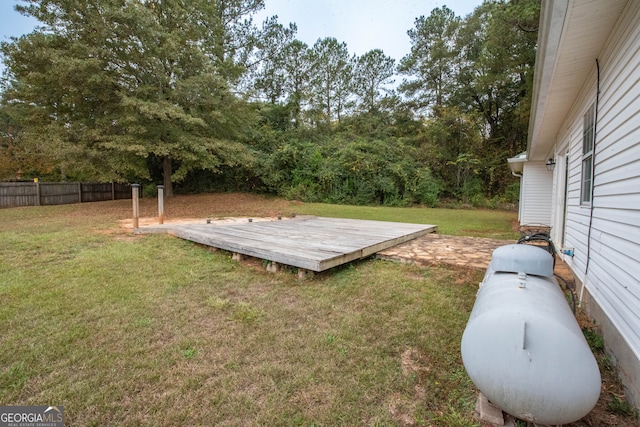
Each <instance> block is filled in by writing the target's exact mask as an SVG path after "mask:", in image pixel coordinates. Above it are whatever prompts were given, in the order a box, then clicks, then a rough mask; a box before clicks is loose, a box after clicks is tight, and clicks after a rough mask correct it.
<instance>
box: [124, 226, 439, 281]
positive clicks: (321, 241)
mask: <svg viewBox="0 0 640 427" xmlns="http://www.w3.org/2000/svg"><path fill="white" fill-rule="evenodd" d="M245 221H246V222H242V223H231V224H222V225H216V224H215V223H212V224H207V223H206V222H205V221H202V223H199V224H163V225H155V226H147V227H140V228H138V229H136V230H135V232H136V233H138V234H146V233H169V234H172V235H174V236H176V237H180V238H182V239H186V240H190V241H193V242H197V243H200V244H203V245H207V246H213V247H215V248H219V249H224V250H227V251H231V252H234V253H238V254H242V255H248V256H252V257H257V258H261V259H265V260H268V261H271V262H275V263H279V264H285V265H289V266H293V267H298V268H301V269H305V270H310V271H315V272H319V271H324V270H327V269H329V268H332V267H336V266H338V265H341V264H344V263H347V262H350V261H355V260H358V259H361V258H366V257H368V256H370V255H372V254H375V253H376V252H378V251H381V250H383V249H387V248H390V247H392V246H395V245H397V244H400V243H403V242H406V241H408V240H412V239H415V238H416V237H418V236H422V235H424V234H426V233H432V232H434V231H435V230H436V228H437V227H436V226H435V225H424V224H406V223H400V222H386V221H367V220H354V219H338V218H321V217H297V218H292V219H286V220H281V221H279V220H273V221H254V222H248V220H245Z"/></svg>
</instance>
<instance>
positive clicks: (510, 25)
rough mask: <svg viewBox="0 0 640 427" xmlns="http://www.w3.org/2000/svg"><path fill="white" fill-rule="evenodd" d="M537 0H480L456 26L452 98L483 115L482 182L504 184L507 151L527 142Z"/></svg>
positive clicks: (510, 152)
mask: <svg viewBox="0 0 640 427" xmlns="http://www.w3.org/2000/svg"><path fill="white" fill-rule="evenodd" d="M538 14H539V2H537V1H536V0H526V1H520V2H510V3H506V2H501V3H485V4H483V5H482V6H479V7H478V8H476V9H475V11H474V13H473V14H472V15H470V16H469V17H468V18H467V20H466V21H465V22H464V25H463V26H462V28H461V29H460V31H459V34H458V40H457V45H458V47H459V51H460V53H461V54H460V58H459V64H460V65H459V69H460V74H459V77H458V82H459V83H458V85H457V87H456V92H455V95H454V97H453V98H454V99H453V100H452V101H453V102H455V103H456V105H458V106H459V108H461V110H462V111H465V112H467V113H473V112H477V113H479V114H480V116H481V117H482V118H483V119H484V124H485V126H484V128H485V129H486V132H485V138H486V141H485V144H484V148H483V152H484V160H485V162H484V168H483V170H484V177H483V178H484V182H485V183H486V184H487V187H488V188H489V189H491V191H492V192H497V191H499V190H500V189H501V188H504V186H505V185H506V179H507V178H508V172H507V170H506V169H505V168H504V167H503V166H504V162H505V161H506V159H507V157H508V156H510V155H513V153H517V152H519V151H521V150H523V149H524V148H525V146H526V139H527V126H528V121H529V106H530V104H531V90H532V84H533V83H532V76H533V67H534V61H535V45H536V40H537V33H536V31H535V24H534V23H535V22H537V19H538Z"/></svg>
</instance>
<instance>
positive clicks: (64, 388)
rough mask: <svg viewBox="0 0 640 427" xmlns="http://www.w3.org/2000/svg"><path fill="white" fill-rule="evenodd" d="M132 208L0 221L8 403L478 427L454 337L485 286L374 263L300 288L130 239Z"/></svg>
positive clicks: (204, 418) (181, 418)
mask: <svg viewBox="0 0 640 427" xmlns="http://www.w3.org/2000/svg"><path fill="white" fill-rule="evenodd" d="M172 202H173V201H172ZM269 202H270V201H269V200H266V201H265V203H269ZM145 203H149V201H146V202H145ZM145 206H146V205H145ZM296 207H299V206H296ZM227 208H228V207H227ZM227 208H225V209H227ZM128 209H129V205H128V204H126V203H123V202H104V203H96V204H92V205H89V204H86V205H72V206H55V207H41V208H19V209H6V210H2V211H0V239H1V241H2V242H3V244H2V246H1V247H0V298H1V300H2V301H3V304H2V305H0V330H2V335H1V336H0V345H1V346H2V349H3V351H2V352H1V353H0V401H1V402H2V403H3V404H6V405H36V404H37V405H48V404H55V405H64V406H65V413H66V419H67V422H68V423H69V424H71V425H84V426H92V425H94V426H103V425H128V426H135V425H158V426H173V425H412V424H416V425H430V424H434V425H459V426H469V425H474V423H475V422H474V419H473V406H474V401H475V393H474V390H473V387H472V385H471V383H470V381H469V380H468V378H467V376H466V375H465V373H464V369H463V367H462V364H461V362H460V357H459V340H460V336H461V334H462V331H463V329H464V326H465V323H466V318H467V313H468V312H469V310H470V309H471V306H472V304H473V300H474V296H475V291H476V284H477V282H478V281H479V280H480V273H474V272H470V271H466V270H451V269H447V268H430V269H425V268H419V267H414V266H409V265H400V264H395V263H390V262H384V261H380V260H374V259H370V260H365V261H362V262H359V263H354V264H350V265H348V266H345V267H342V268H339V269H335V270H332V271H330V272H328V273H324V274H319V275H317V276H316V278H315V279H313V280H308V281H302V282H301V281H298V280H297V279H296V277H295V276H294V275H293V274H289V273H281V274H271V273H267V272H264V271H263V270H262V269H260V268H259V265H256V266H252V265H247V264H239V263H237V262H235V261H232V260H231V259H230V257H229V254H227V253H225V252H222V251H218V252H211V251H207V250H203V248H202V247H200V246H198V245H195V244H192V243H189V242H185V241H181V240H179V239H175V238H172V237H169V236H137V237H134V236H132V235H130V234H128V233H125V232H124V231H122V230H121V229H119V228H118V227H117V226H116V220H117V219H120V218H123V217H124V218H126V216H127V215H128ZM144 209H149V207H148V206H146V207H145V208H144ZM271 209H273V208H271ZM209 212H213V209H212V210H210V211H209ZM213 213H216V212H213ZM244 213H245V212H240V214H244ZM258 213H259V212H257V211H255V210H254V211H253V212H252V213H250V214H251V215H256V216H257V214H258ZM225 214H226V213H225ZM221 215H223V213H221ZM190 216H191V215H190ZM461 275H462V276H463V277H465V280H460V276H461Z"/></svg>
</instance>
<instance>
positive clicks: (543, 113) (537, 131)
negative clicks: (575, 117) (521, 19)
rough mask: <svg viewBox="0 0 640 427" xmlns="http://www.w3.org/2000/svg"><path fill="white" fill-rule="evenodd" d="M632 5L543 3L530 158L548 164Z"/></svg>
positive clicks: (614, 1) (596, 0) (570, 0)
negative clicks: (573, 108) (569, 116)
mask: <svg viewBox="0 0 640 427" xmlns="http://www.w3.org/2000/svg"><path fill="white" fill-rule="evenodd" d="M628 1H637V0H606V1H602V0H543V2H542V9H541V11H540V28H539V33H538V51H537V53H536V65H535V71H534V86H533V98H532V99H533V104H532V106H531V118H530V122H529V140H528V143H527V152H528V159H529V160H544V159H545V158H546V157H547V156H548V154H549V152H550V151H551V148H552V147H553V145H554V143H555V142H556V136H557V134H558V131H559V129H560V126H561V125H562V122H563V121H564V120H565V118H566V116H567V114H568V112H569V110H570V109H571V106H572V105H573V103H574V102H575V101H576V98H577V97H578V94H579V92H580V90H581V89H582V87H583V86H584V84H585V81H586V80H587V77H588V76H589V73H592V72H593V71H594V70H595V68H596V58H598V56H599V55H600V52H601V50H602V47H603V46H604V44H605V42H606V41H607V39H608V38H609V35H610V34H611V32H612V31H613V28H614V27H615V24H616V22H617V21H618V19H619V18H620V15H621V13H622V11H623V10H624V8H625V6H626V4H627V2H628Z"/></svg>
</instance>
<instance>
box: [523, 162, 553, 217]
mask: <svg viewBox="0 0 640 427" xmlns="http://www.w3.org/2000/svg"><path fill="white" fill-rule="evenodd" d="M552 183H553V174H552V173H551V172H549V171H548V170H547V167H546V166H545V163H544V162H531V161H529V162H526V163H525V164H524V169H523V171H522V178H521V181H520V209H519V215H518V216H519V220H520V225H534V224H535V225H540V224H542V225H548V226H550V225H551V186H552Z"/></svg>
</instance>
